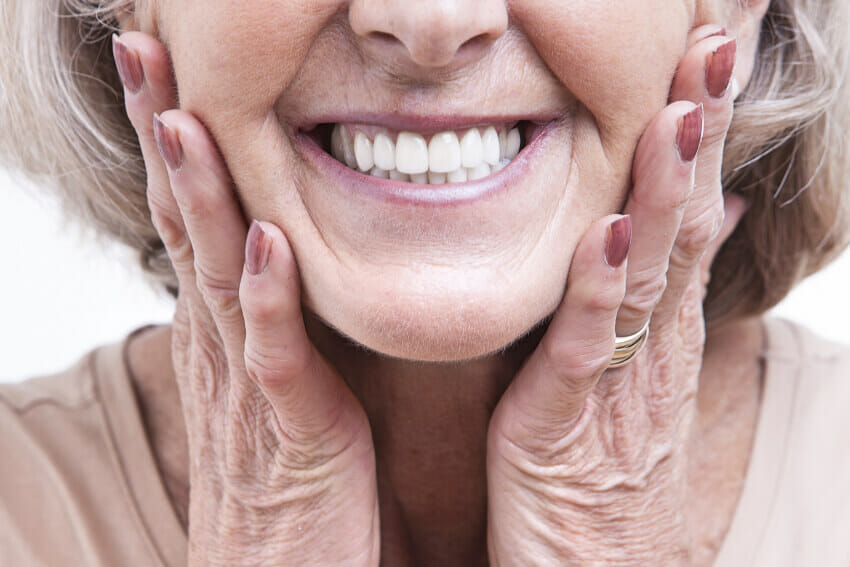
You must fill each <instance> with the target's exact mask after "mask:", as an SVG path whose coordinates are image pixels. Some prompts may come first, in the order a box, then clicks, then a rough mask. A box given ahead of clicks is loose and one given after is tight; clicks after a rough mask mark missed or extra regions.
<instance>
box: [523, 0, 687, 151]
mask: <svg viewBox="0 0 850 567" xmlns="http://www.w3.org/2000/svg"><path fill="white" fill-rule="evenodd" d="M511 10H512V12H513V13H514V14H515V16H516V17H517V19H518V20H519V21H521V22H522V26H523V28H524V30H525V32H526V34H527V36H528V38H529V40H530V41H531V42H532V43H533V44H534V46H535V48H536V49H537V51H538V53H539V54H540V56H541V57H542V58H543V60H544V61H545V62H546V64H547V66H548V67H549V68H550V69H551V70H552V72H553V73H554V74H555V75H556V76H557V77H558V79H559V80H560V81H561V82H562V83H563V84H564V85H566V86H567V88H568V89H569V90H570V91H571V92H572V93H573V94H574V95H575V96H576V98H577V99H578V100H579V101H580V102H581V104H582V105H583V107H584V108H585V109H586V110H587V112H588V113H589V114H590V116H591V117H592V120H593V122H594V123H595V127H596V128H597V129H598V131H599V136H600V138H601V141H602V143H603V145H604V146H605V147H606V150H607V152H608V153H611V152H614V153H616V152H617V151H623V150H626V151H628V150H630V149H631V150H633V149H634V146H635V145H636V142H637V138H638V137H639V136H640V133H641V132H643V130H644V128H645V127H646V125H647V124H648V123H649V121H650V120H651V118H652V116H654V115H655V114H656V113H657V112H658V111H659V110H660V109H661V108H663V107H664V105H665V104H666V103H667V96H668V92H669V88H670V84H671V82H672V80H673V75H674V74H675V70H676V65H677V64H678V62H679V59H680V58H681V57H682V55H683V53H684V50H685V45H686V39H687V33H688V30H689V28H690V22H691V20H692V18H693V15H692V11H693V10H692V7H690V6H689V5H687V3H686V2H684V1H681V0H621V1H618V2H599V1H590V0H576V1H571V2H562V1H559V0H557V1H550V2H542V1H539V0H528V1H525V0H515V1H514V2H512V3H511Z"/></svg>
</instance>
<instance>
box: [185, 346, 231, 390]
mask: <svg viewBox="0 0 850 567" xmlns="http://www.w3.org/2000/svg"><path fill="white" fill-rule="evenodd" d="M192 352H193V356H192V390H193V391H194V392H195V393H196V395H200V396H202V397H203V399H204V401H206V402H212V401H214V400H215V399H216V398H217V397H218V396H219V393H220V392H219V385H220V384H221V383H222V382H223V381H225V380H226V379H227V377H228V376H229V371H228V364H227V357H226V356H225V355H224V352H223V349H222V348H221V347H220V346H218V345H216V344H215V343H214V341H209V340H203V339H201V338H200V337H198V336H197V335H196V336H195V337H194V342H193V345H192Z"/></svg>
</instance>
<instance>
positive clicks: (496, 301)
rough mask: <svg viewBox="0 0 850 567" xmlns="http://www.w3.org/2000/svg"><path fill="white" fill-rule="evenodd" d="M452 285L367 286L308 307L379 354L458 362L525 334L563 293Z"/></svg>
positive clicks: (490, 351) (495, 349)
mask: <svg viewBox="0 0 850 567" xmlns="http://www.w3.org/2000/svg"><path fill="white" fill-rule="evenodd" d="M560 281H563V280H560ZM553 283H554V282H553ZM458 287H460V286H454V288H451V287H448V286H446V287H443V288H435V287H431V289H441V290H442V291H441V293H439V294H434V293H431V294H428V293H411V292H410V291H405V290H399V289H395V290H391V289H388V288H386V287H384V288H383V289H381V288H374V287H373V288H372V290H373V293H371V294H356V296H354V297H353V296H352V295H350V294H346V293H343V294H340V297H339V300H338V301H333V302H319V304H318V305H317V304H316V303H317V302H315V301H312V302H311V303H313V305H310V306H309V307H310V310H311V311H313V312H314V313H315V314H317V315H318V316H319V318H321V319H322V320H323V322H324V323H325V324H326V325H328V326H329V327H331V328H333V329H334V330H335V331H337V332H338V333H340V334H342V335H344V336H345V337H347V338H348V339H349V340H351V341H353V342H354V343H356V344H358V345H360V346H362V347H365V348H366V349H368V350H371V351H374V352H376V353H379V354H381V355H383V356H388V357H392V358H399V359H405V360H411V361H423V362H459V361H465V360H471V359H476V358H481V357H484V356H487V355H490V354H493V353H496V352H498V351H501V350H504V349H505V348H506V347H508V346H510V345H511V344H512V343H514V342H516V341H517V340H518V339H520V338H522V337H523V336H525V335H527V334H528V333H529V331H531V330H532V329H534V327H536V326H537V325H538V324H539V323H540V322H541V321H542V320H544V319H545V318H546V317H547V316H549V315H551V314H552V312H553V311H554V310H555V308H556V307H557V305H558V303H559V301H560V297H561V294H562V292H563V289H562V287H561V286H559V285H557V283H555V285H554V287H550V288H549V293H545V294H541V293H540V291H539V288H536V287H533V286H532V287H527V288H525V289H523V288H519V287H518V286H515V285H509V286H508V287H509V289H504V288H501V287H498V286H492V287H490V288H489V289H484V290H482V289H481V288H477V289H474V290H473V289H470V288H469V287H462V288H461V289H458ZM341 306H342V307H341Z"/></svg>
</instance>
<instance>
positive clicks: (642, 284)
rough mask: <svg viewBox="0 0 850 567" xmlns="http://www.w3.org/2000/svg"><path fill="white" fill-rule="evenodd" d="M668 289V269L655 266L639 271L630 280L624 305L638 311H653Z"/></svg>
mask: <svg viewBox="0 0 850 567" xmlns="http://www.w3.org/2000/svg"><path fill="white" fill-rule="evenodd" d="M666 289H667V270H666V266H665V267H657V266H653V267H652V268H651V269H647V270H643V271H641V272H637V273H635V274H634V275H632V277H631V278H630V280H629V282H628V292H627V293H626V297H625V299H623V307H624V308H626V309H629V310H632V311H635V312H637V313H651V312H652V310H653V309H655V306H656V305H657V304H658V302H659V301H660V300H661V296H662V295H664V291H665V290H666Z"/></svg>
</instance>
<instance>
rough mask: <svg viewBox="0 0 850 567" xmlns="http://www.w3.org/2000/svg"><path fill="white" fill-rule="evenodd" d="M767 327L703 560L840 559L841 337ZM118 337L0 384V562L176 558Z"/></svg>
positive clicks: (173, 527) (148, 566)
mask: <svg viewBox="0 0 850 567" xmlns="http://www.w3.org/2000/svg"><path fill="white" fill-rule="evenodd" d="M136 332H138V331H136ZM131 336H132V335H131ZM766 337H767V347H766V349H767V351H766V353H765V362H766V366H765V368H766V375H765V382H764V384H765V385H764V393H763V400H762V405H761V411H760V415H759V419H758V426H757V431H756V437H755V445H754V448H753V453H752V457H751V459H750V464H749V469H748V472H747V478H746V482H745V485H744V490H743V493H742V495H741V500H740V502H739V504H738V508H737V510H736V512H735V517H734V519H733V521H732V526H731V528H730V531H729V534H728V536H727V538H726V541H725V542H724V544H723V548H722V549H721V552H720V556H719V558H718V561H717V563H716V565H718V566H720V567H727V566H728V567H741V566H762V565H763V566H770V567H783V566H789V567H790V566H794V567H800V566H806V567H808V566H818V567H831V566H845V567H846V566H850V349H848V348H847V347H844V346H839V345H836V344H833V343H829V342H826V341H824V340H823V339H819V338H817V337H815V336H814V335H813V334H811V333H810V332H808V331H806V330H804V329H802V328H800V327H798V326H796V325H794V324H792V323H789V322H785V321H780V320H768V321H767V322H766ZM127 342H128V341H127V340H126V339H125V340H124V342H122V343H119V344H114V345H111V346H106V347H102V348H99V349H96V350H94V351H93V352H91V353H89V354H88V355H87V356H85V357H84V358H83V359H82V360H80V361H79V362H78V363H77V364H76V365H75V366H74V367H73V368H71V369H69V370H67V371H65V372H62V373H60V374H56V375H53V376H48V377H45V378H37V379H32V380H29V381H27V382H23V383H20V384H6V385H2V386H0V566H3V567H7V566H15V567H19V566H27V567H37V566H51V567H52V566H62V567H67V566H106V567H115V566H123V567H133V566H136V565H138V566H140V567H166V566H167V567H178V566H183V565H185V563H186V546H187V541H186V534H185V532H184V531H183V530H182V528H181V527H180V524H179V523H178V521H177V517H176V515H175V513H174V510H173V509H172V507H171V503H170V501H169V500H168V496H167V494H166V491H165V488H164V486H163V484H162V481H161V479H160V476H159V474H158V472H157V467H156V464H155V461H154V458H153V455H152V453H151V449H150V446H149V445H148V442H147V438H146V437H145V432H144V427H143V425H142V421H141V417H140V414H139V409H138V407H137V405H136V401H135V398H134V394H133V389H132V384H131V378H130V375H129V374H128V370H127V368H128V367H127V364H126V359H125V348H124V347H125V346H126V344H127Z"/></svg>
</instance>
